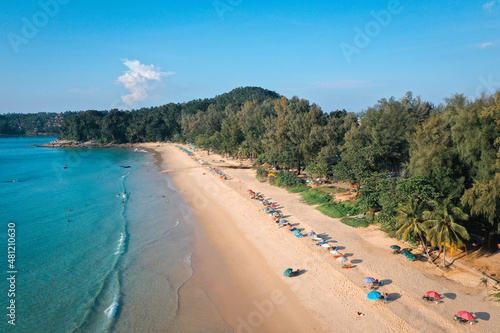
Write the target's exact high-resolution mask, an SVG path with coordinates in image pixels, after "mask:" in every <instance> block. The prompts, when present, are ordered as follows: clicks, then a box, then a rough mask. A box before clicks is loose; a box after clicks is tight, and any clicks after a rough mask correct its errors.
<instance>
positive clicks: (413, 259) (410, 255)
mask: <svg viewBox="0 0 500 333" xmlns="http://www.w3.org/2000/svg"><path fill="white" fill-rule="evenodd" d="M406 259H408V260H411V261H415V260H417V256H416V255H414V254H409V255H407V256H406Z"/></svg>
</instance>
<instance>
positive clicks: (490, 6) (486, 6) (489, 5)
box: [483, 1, 500, 10]
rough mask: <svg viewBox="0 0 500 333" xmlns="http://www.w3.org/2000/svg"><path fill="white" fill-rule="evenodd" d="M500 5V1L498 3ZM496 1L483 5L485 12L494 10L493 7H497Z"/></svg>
mask: <svg viewBox="0 0 500 333" xmlns="http://www.w3.org/2000/svg"><path fill="white" fill-rule="evenodd" d="M498 2H499V3H500V1H498ZM495 3H496V1H490V2H487V3H485V4H484V5H483V9H484V10H492V8H493V6H495Z"/></svg>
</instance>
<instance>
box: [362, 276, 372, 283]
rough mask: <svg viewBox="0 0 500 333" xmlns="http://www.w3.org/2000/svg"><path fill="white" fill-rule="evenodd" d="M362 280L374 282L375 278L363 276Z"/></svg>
mask: <svg viewBox="0 0 500 333" xmlns="http://www.w3.org/2000/svg"><path fill="white" fill-rule="evenodd" d="M363 282H364V283H373V282H375V279H374V278H372V277H365V278H364V279H363Z"/></svg>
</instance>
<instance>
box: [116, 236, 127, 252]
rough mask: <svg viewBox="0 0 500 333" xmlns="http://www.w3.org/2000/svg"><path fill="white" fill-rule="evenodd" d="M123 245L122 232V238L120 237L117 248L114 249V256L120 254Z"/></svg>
mask: <svg viewBox="0 0 500 333" xmlns="http://www.w3.org/2000/svg"><path fill="white" fill-rule="evenodd" d="M124 243H125V235H124V234H123V232H122V236H121V237H120V240H119V241H118V248H117V249H116V252H115V254H116V255H118V254H120V253H121V249H122V246H123V244H124Z"/></svg>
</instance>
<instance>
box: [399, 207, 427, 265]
mask: <svg viewBox="0 0 500 333" xmlns="http://www.w3.org/2000/svg"><path fill="white" fill-rule="evenodd" d="M424 207H425V206H424V202H422V201H421V200H419V199H413V198H412V199H410V200H409V201H408V202H407V203H405V204H403V205H401V206H399V207H398V208H397V209H396V212H397V215H396V223H397V226H398V228H399V229H398V231H397V232H396V233H397V234H399V235H401V236H402V237H403V239H405V240H407V239H409V238H410V237H413V238H415V239H418V240H419V241H420V244H421V245H422V247H423V248H424V250H425V253H426V254H427V258H430V256H429V251H428V249H427V242H426V237H425V235H426V234H427V232H428V230H427V229H426V226H425V224H424V223H423V222H424V220H423V217H422V216H423V213H424Z"/></svg>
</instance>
